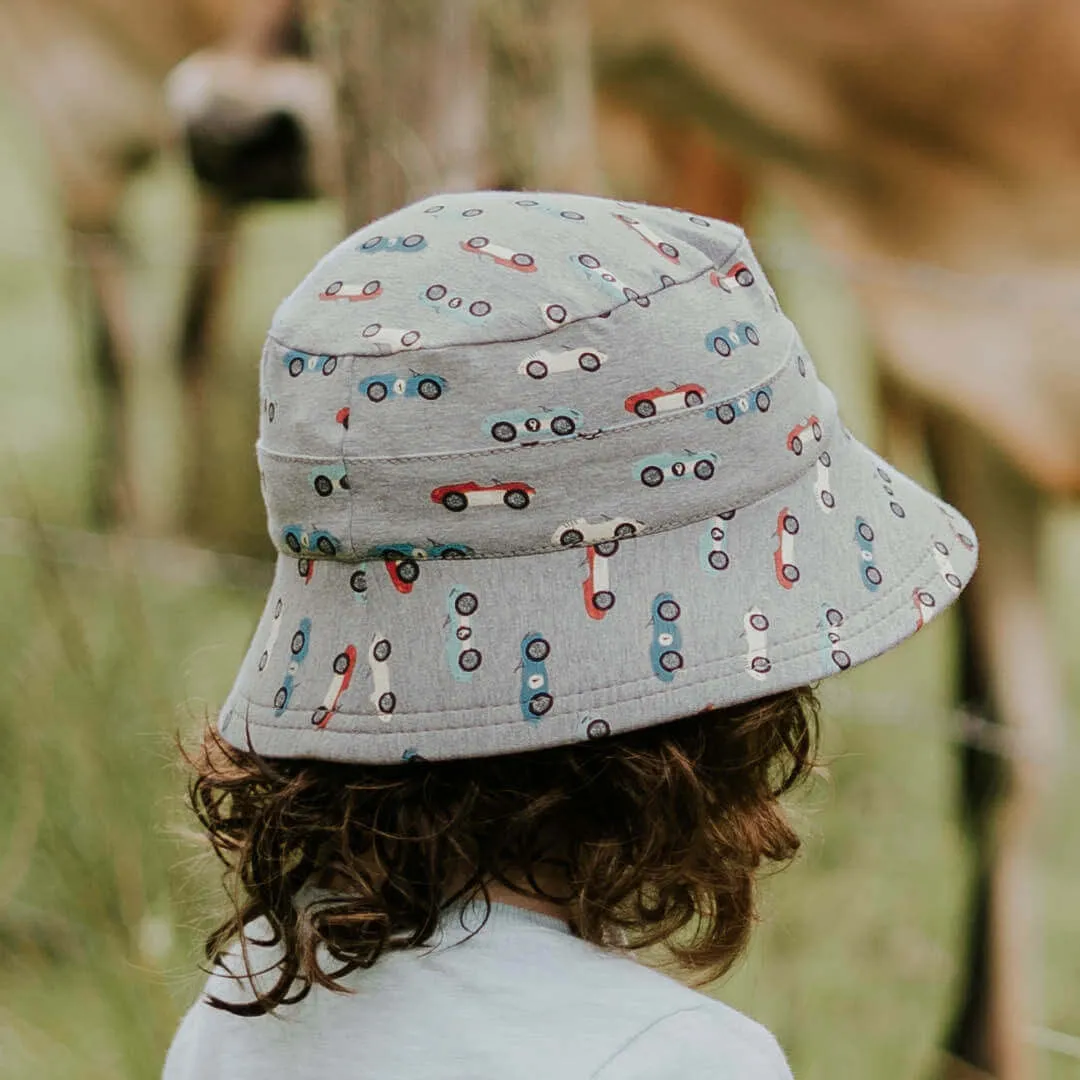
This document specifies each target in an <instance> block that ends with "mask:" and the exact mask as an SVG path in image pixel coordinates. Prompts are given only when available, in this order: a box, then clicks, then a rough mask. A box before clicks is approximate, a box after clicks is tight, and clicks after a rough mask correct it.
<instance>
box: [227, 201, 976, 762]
mask: <svg viewBox="0 0 1080 1080" xmlns="http://www.w3.org/2000/svg"><path fill="white" fill-rule="evenodd" d="M261 396H262V415H261V425H260V437H259V443H258V459H259V468H260V473H261V479H262V487H263V495H264V498H265V501H266V506H267V512H268V520H269V531H270V535H271V537H272V539H273V542H274V544H275V546H276V548H277V550H278V558H277V567H276V572H275V578H274V582H273V586H272V588H271V591H270V596H269V598H268V602H267V605H266V608H265V611H264V612H263V615H262V618H261V620H260V622H259V625H258V627H257V629H256V631H255V635H254V639H253V641H252V644H251V647H250V649H249V650H248V653H247V656H246V658H245V659H244V661H243V664H242V667H241V670H240V672H239V675H238V677H237V680H236V683H235V685H234V687H233V689H232V692H231V694H230V695H229V697H228V699H227V701H226V703H225V706H224V708H223V710H222V712H221V716H220V729H221V731H222V733H223V735H224V737H225V738H226V739H227V740H228V741H230V742H231V743H233V744H234V745H237V746H240V747H251V748H253V749H254V750H256V751H257V752H259V753H262V754H265V755H270V756H281V757H312V758H321V759H327V760H340V761H357V762H372V763H379V762H385V763H389V762H400V761H402V760H409V759H411V758H416V757H421V758H424V759H429V760H436V759H442V758H460V757H475V756H486V755H494V754H502V753H508V752H515V751H525V750H530V749H537V748H540V747H547V746H553V745H557V744H563V743H569V742H573V741H576V740H583V739H589V738H600V737H605V736H608V735H612V734H617V733H619V732H620V731H626V730H630V729H633V728H639V727H643V726H646V725H651V724H657V723H661V722H664V721H666V720H670V719H674V718H677V717H682V716H687V715H690V714H693V713H695V712H698V711H701V710H703V709H705V708H708V707H718V706H723V705H728V704H733V703H736V702H740V701H745V700H748V699H751V698H755V697H761V696H763V695H766V694H770V693H773V692H776V691H779V690H782V689H787V688H791V687H794V686H798V685H802V684H806V683H810V682H813V681H815V680H818V679H821V678H823V677H825V676H829V675H832V674H835V673H837V672H840V671H844V670H846V669H847V668H850V667H852V666H853V665H855V664H858V663H861V662H862V661H864V660H867V659H869V658H870V657H872V656H874V655H876V654H878V653H880V652H882V651H884V650H885V649H888V648H889V647H890V646H892V645H894V644H896V643H897V642H899V641H900V640H902V639H903V638H906V637H908V636H909V635H911V634H912V633H914V632H915V631H916V630H918V629H919V628H920V627H921V626H922V625H923V624H924V623H925V622H927V620H929V619H931V618H932V617H934V616H935V615H936V614H937V613H938V612H940V611H941V610H942V609H944V608H945V607H946V606H947V605H948V604H949V603H951V602H952V601H953V600H954V599H955V598H956V596H957V595H958V594H959V592H960V590H961V589H962V588H963V587H964V585H965V584H966V583H967V581H968V580H969V578H970V577H971V574H972V573H973V572H974V569H975V564H976V556H977V551H976V540H975V534H974V532H973V530H972V528H971V526H970V525H969V524H968V522H967V521H965V520H964V518H963V517H962V516H961V515H960V514H959V513H958V512H957V511H956V510H954V509H953V508H951V507H950V506H948V505H946V504H945V503H943V502H942V501H941V500H939V499H938V498H936V497H935V496H934V495H932V494H931V493H929V492H927V491H925V490H924V489H922V488H921V487H919V486H918V485H916V484H915V483H914V482H913V481H911V480H909V479H908V478H907V477H905V476H903V475H902V474H901V473H899V472H898V471H897V470H895V469H893V468H892V467H891V466H889V465H888V464H886V463H885V462H884V461H882V459H881V458H879V457H878V456H877V455H876V454H874V453H873V452H872V451H871V450H869V449H868V448H867V447H866V446H864V445H862V444H860V443H859V442H858V441H857V440H856V439H854V438H853V437H852V435H851V433H850V432H849V431H848V430H847V429H846V428H845V427H844V426H843V424H842V423H841V421H840V419H839V417H838V414H837V405H836V401H835V399H834V397H833V395H832V393H830V391H829V390H828V389H827V388H826V387H825V386H824V385H823V384H822V383H821V382H820V381H819V380H818V378H817V374H816V371H815V368H814V364H813V362H812V360H811V357H810V354H809V352H808V351H807V349H806V347H805V345H804V344H803V342H802V340H801V339H800V337H799V334H798V332H797V331H796V329H795V327H794V325H793V324H792V323H791V322H790V321H789V320H788V319H787V318H786V317H785V316H784V314H783V313H782V311H781V310H780V307H779V304H778V302H777V298H776V295H775V293H774V292H773V290H772V288H771V287H770V285H769V282H768V280H767V279H766V276H765V274H764V273H763V272H762V269H761V266H760V265H759V263H758V261H757V259H756V258H755V256H754V254H753V252H752V251H751V248H750V245H749V243H748V242H747V239H746V237H745V235H744V234H743V232H742V231H741V230H740V229H739V228H737V227H736V226H734V225H731V224H728V223H726V222H723V221H719V220H715V219H712V218H706V217H701V216H698V215H695V214H690V213H686V212H682V211H677V210H672V209H665V208H659V207H652V206H643V205H638V204H635V203H626V202H615V201H611V200H608V199H603V198H594V197H586V196H579V195H561V194H546V193H528V194H524V193H520V192H469V193H464V194H460V193H459V194H446V195H439V196H434V197H431V198H427V199H424V200H423V201H421V202H418V203H416V204H415V205H412V206H409V207H406V208H404V209H402V210H399V211H396V212H395V213H392V214H390V215H389V216H387V217H384V218H381V219H379V220H377V221H375V222H372V223H371V224H370V225H368V226H366V227H365V228H363V229H361V230H360V231H359V232H357V233H356V234H354V235H353V236H350V237H349V238H348V239H347V240H345V241H343V242H342V243H341V244H339V245H338V246H337V247H336V248H335V249H334V250H333V251H331V252H330V253H329V254H328V255H326V256H325V257H324V258H323V259H322V260H321V261H320V262H319V263H318V265H317V266H316V267H315V269H314V270H312V271H311V273H310V274H309V275H308V276H307V277H306V278H305V280H304V281H303V282H302V283H301V284H300V286H299V287H298V288H297V289H296V290H295V291H294V292H293V293H292V295H291V296H289V297H288V298H287V299H286V300H285V301H284V302H283V303H282V304H281V306H280V307H279V309H278V311H277V313H276V315H275V317H274V320H273V324H272V326H271V329H270V334H269V338H268V340H267V342H266V346H265V349H264V351H263V355H262V368H261Z"/></svg>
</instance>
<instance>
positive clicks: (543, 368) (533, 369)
mask: <svg viewBox="0 0 1080 1080" xmlns="http://www.w3.org/2000/svg"><path fill="white" fill-rule="evenodd" d="M547 373H548V366H547V364H545V363H544V361H543V360H530V361H529V362H528V363H527V364H526V365H525V374H526V375H528V376H529V377H530V378H532V379H542V378H544V377H545V376H546V375H547Z"/></svg>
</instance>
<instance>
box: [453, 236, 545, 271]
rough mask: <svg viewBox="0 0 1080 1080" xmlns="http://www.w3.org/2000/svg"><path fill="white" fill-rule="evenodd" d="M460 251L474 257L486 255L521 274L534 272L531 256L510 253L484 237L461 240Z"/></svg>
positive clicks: (514, 252) (533, 262) (534, 263)
mask: <svg viewBox="0 0 1080 1080" xmlns="http://www.w3.org/2000/svg"><path fill="white" fill-rule="evenodd" d="M461 250H462V251H471V252H472V253H473V254H474V255H486V256H487V257H488V258H489V259H491V260H493V261H494V262H496V263H498V265H499V266H505V267H506V268H507V269H508V270H520V271H521V272H522V273H523V274H533V273H535V272H536V260H535V259H534V258H533V257H532V256H531V255H529V254H526V252H524V251H511V250H510V249H509V248H504V247H499V246H498V245H497V244H493V243H492V242H491V241H490V240H489V239H488V238H487V237H486V236H473V237H471V238H470V239H468V240H463V241H462V242H461Z"/></svg>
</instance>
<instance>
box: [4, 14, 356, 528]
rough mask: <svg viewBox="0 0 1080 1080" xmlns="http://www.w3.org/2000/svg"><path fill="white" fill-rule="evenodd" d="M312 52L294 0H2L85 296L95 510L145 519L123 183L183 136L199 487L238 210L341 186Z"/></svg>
mask: <svg viewBox="0 0 1080 1080" xmlns="http://www.w3.org/2000/svg"><path fill="white" fill-rule="evenodd" d="M200 49H202V50H204V51H201V52H198V53H196V55H194V56H190V54H191V53H192V52H193V51H195V50H200ZM305 52H306V48H305V44H304V35H303V27H302V24H301V21H300V11H299V3H298V0H239V2H237V3H233V4H224V3H221V2H220V0H154V3H152V4H148V3H140V2H138V0H78V2H75V0H5V3H4V4H3V5H2V7H0V59H2V61H3V62H2V65H0V66H2V69H3V71H2V75H0V77H2V78H4V79H6V80H7V81H8V82H9V83H10V85H11V89H12V90H13V92H14V94H15V97H16V100H17V101H20V103H21V104H22V106H23V108H24V109H25V110H26V111H27V112H28V114H29V116H30V118H31V127H32V130H34V131H35V132H36V133H37V134H38V136H39V137H40V139H41V140H42V142H43V144H44V146H45V149H46V151H47V154H48V157H49V158H50V160H51V164H52V167H53V170H54V178H55V183H56V192H57V197H58V200H59V204H60V212H61V214H62V216H63V220H64V223H65V225H66V228H67V232H68V237H69V244H70V257H71V262H72V265H73V266H74V267H75V270H76V276H77V280H74V281H73V282H72V284H73V285H74V286H75V288H76V295H87V296H89V298H90V308H91V314H90V318H91V320H92V325H91V331H90V335H89V336H90V340H91V343H92V344H91V350H92V362H93V371H94V381H95V386H96V388H97V392H98V394H99V396H100V412H101V415H100V417H99V423H98V430H99V431H100V432H101V439H102V443H101V446H100V448H99V453H98V454H97V455H96V461H95V469H94V475H95V480H94V491H93V494H92V508H93V512H94V515H95V517H96V518H97V520H98V522H99V523H102V524H108V523H115V522H117V521H123V520H128V521H130V520H131V519H133V518H135V517H136V516H137V507H136V506H135V487H134V484H133V480H132V462H131V457H130V451H129V447H128V434H129V430H128V429H129V422H130V416H129V412H130V387H131V380H132V372H133V369H134V367H135V365H136V364H137V363H138V355H139V350H138V347H137V345H136V343H135V340H134V335H133V331H132V324H131V318H130V313H129V308H128V300H127V295H126V292H127V290H126V286H125V269H126V267H125V247H124V243H123V237H122V235H121V226H120V215H121V212H122V207H123V202H124V196H125V193H126V191H127V189H128V187H129V184H130V182H131V181H132V179H133V178H134V177H135V176H136V175H137V174H138V173H139V172H140V171H141V170H142V169H144V168H145V167H146V166H147V165H148V164H149V163H150V162H151V161H153V160H154V159H155V157H156V156H157V155H158V154H159V153H160V152H161V151H162V149H163V148H165V147H166V146H167V144H168V143H169V142H170V141H172V140H174V139H177V138H179V139H180V140H181V141H182V142H183V143H185V144H186V148H187V151H188V154H189V156H190V159H191V163H192V166H193V171H194V175H195V179H196V183H197V187H198V218H197V236H196V238H195V241H194V244H193V246H192V250H191V267H190V276H189V280H188V283H187V287H186V295H185V298H184V302H183V303H184V310H183V313H182V321H181V340H180V342H179V345H178V347H177V349H176V353H175V355H176V361H177V364H178V365H179V370H180V376H181V382H182V385H183V389H184V397H185V414H186V415H185V424H184V430H185V432H186V435H187V445H186V446H185V448H184V453H183V461H184V469H185V479H184V485H185V489H186V491H187V493H188V495H189V496H190V494H191V493H192V492H194V491H196V490H197V489H198V488H199V486H200V484H201V482H202V479H203V478H204V477H205V476H206V474H207V471H208V468H209V463H208V461H207V460H206V458H207V453H208V450H207V448H208V446H209V440H208V439H207V437H206V436H207V431H206V424H205V416H206V410H205V408H204V407H203V389H204V385H205V383H206V380H207V365H208V361H209V357H210V354H211V351H210V338H211V335H212V330H213V326H214V323H215V316H216V312H217V311H218V309H219V307H220V305H221V303H222V299H223V297H224V295H225V288H224V285H225V282H226V281H227V278H228V273H229V268H230V265H231V258H232V254H233V247H234V238H235V234H236V225H237V220H238V217H239V215H240V214H241V212H242V210H243V208H244V207H245V206H247V205H249V204H251V203H253V202H257V201H260V200H265V199H296V198H305V197H308V196H310V195H312V194H314V193H315V192H317V191H320V190H321V191H329V190H334V189H335V185H336V175H335V172H334V170H335V168H336V163H337V155H336V152H335V150H334V142H333V103H332V98H331V96H330V91H329V84H328V81H327V79H326V78H325V76H323V75H322V74H321V73H320V72H319V71H318V69H317V68H315V67H314V65H312V64H311V63H310V62H308V61H307V60H306V59H305ZM185 57H189V59H187V60H186V62H185V63H184V64H182V65H181V66H180V67H179V68H178V69H177V70H176V71H174V72H173V74H172V76H171V78H170V79H169V80H168V83H167V85H166V82H165V80H166V75H167V73H168V72H169V71H170V69H172V68H173V67H174V65H176V64H177V63H178V62H179V61H181V60H183V59H184V58H185ZM170 111H171V114H172V115H171V118H170ZM189 501H190V499H189Z"/></svg>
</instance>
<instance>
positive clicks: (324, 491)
mask: <svg viewBox="0 0 1080 1080" xmlns="http://www.w3.org/2000/svg"><path fill="white" fill-rule="evenodd" d="M308 480H309V481H311V486H312V487H313V488H314V489H315V494H316V495H321V496H322V497H323V498H324V499H325V498H326V497H327V496H329V495H333V493H334V485H335V484H336V485H337V486H338V487H339V488H341V490H342V491H348V490H349V475H348V473H347V472H346V470H345V466H344V465H342V464H340V463H336V464H330V465H316V466H315V468H314V469H312V470H311V472H309V473H308ZM285 542H286V543H288V540H286V541H285Z"/></svg>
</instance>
